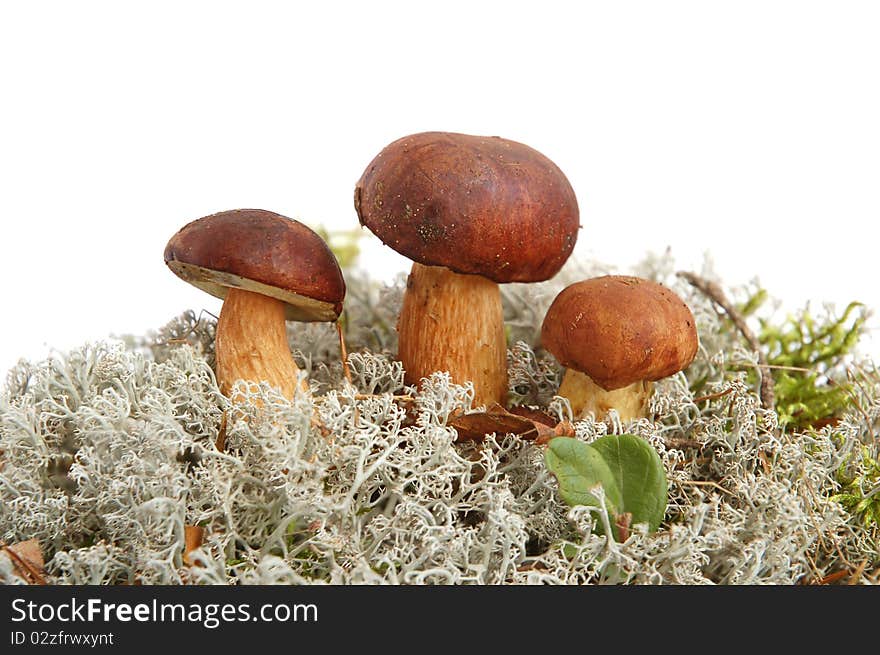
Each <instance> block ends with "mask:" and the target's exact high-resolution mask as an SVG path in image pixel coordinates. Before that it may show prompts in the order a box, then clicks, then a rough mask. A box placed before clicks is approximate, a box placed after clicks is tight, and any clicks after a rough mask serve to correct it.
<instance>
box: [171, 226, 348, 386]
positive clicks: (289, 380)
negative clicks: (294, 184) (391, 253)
mask: <svg viewBox="0 0 880 655" xmlns="http://www.w3.org/2000/svg"><path fill="white" fill-rule="evenodd" d="M165 263H166V264H167V265H168V267H169V268H170V269H171V270H172V271H173V272H174V273H175V274H176V275H177V276H179V277H180V278H182V279H184V280H186V281H187V282H189V283H190V284H193V285H195V286H197V287H199V288H200V289H202V290H203V291H207V292H208V293H210V294H211V295H213V296H217V297H218V298H222V299H223V307H222V309H221V311H220V317H219V320H218V321H217V336H216V342H215V356H216V360H217V383H218V384H219V385H220V389H221V391H222V392H223V393H224V394H227V395H228V393H229V391H230V389H231V387H232V384H233V383H234V382H235V381H236V380H248V381H251V382H268V383H269V384H270V385H271V386H273V387H276V388H277V389H279V390H280V391H281V393H283V394H284V396H286V397H287V398H292V397H293V395H294V393H295V391H296V387H297V378H298V374H299V368H298V367H297V365H296V363H295V362H294V360H293V357H292V355H291V353H290V346H289V345H288V341H287V328H286V323H285V321H287V320H289V321H304V322H308V321H335V320H336V319H337V318H338V317H339V314H340V313H341V312H342V301H343V299H344V298H345V282H344V280H343V278H342V271H340V270H339V264H338V263H337V261H336V258H335V257H334V256H333V253H332V252H331V251H330V248H329V247H328V246H327V244H326V243H325V242H324V240H323V239H321V237H320V236H318V235H317V234H316V233H315V232H314V231H312V230H311V229H309V228H308V227H306V226H305V225H303V224H302V223H299V222H297V221H295V220H293V219H290V218H287V217H285V216H281V215H280V214H276V213H274V212H270V211H265V210H262V209H236V210H232V211H225V212H220V213H218V214H212V215H211V216H205V217H204V218H200V219H198V220H196V221H193V222H192V223H189V224H188V225H186V226H185V227H183V228H182V229H181V230H180V231H179V232H178V233H177V234H175V235H174V236H173V237H171V240H170V241H169V242H168V245H167V246H166V247H165ZM303 388H304V389H305V388H306V387H305V385H303Z"/></svg>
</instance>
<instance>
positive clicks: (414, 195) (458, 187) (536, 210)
mask: <svg viewBox="0 0 880 655" xmlns="http://www.w3.org/2000/svg"><path fill="white" fill-rule="evenodd" d="M354 204H355V209H356V210H357V213H358V218H359V219H360V222H361V224H362V225H365V226H366V227H368V228H369V229H370V230H372V232H373V233H374V234H375V235H376V236H377V237H379V239H381V240H382V242H383V243H385V244H386V245H388V246H390V247H391V248H394V250H396V251H397V252H399V253H400V254H402V255H405V256H406V257H409V258H410V259H412V260H413V261H416V262H418V263H420V264H425V265H428V266H446V267H447V268H449V269H450V270H453V271H455V272H457V273H470V274H476V275H482V276H483V277H486V278H489V279H490V280H494V281H495V282H499V283H500V282H539V281H541V280H546V279H549V278H551V277H553V276H554V275H555V274H556V273H557V272H558V271H559V269H560V268H561V267H562V265H563V264H564V263H565V261H566V259H568V256H569V255H570V254H571V251H572V249H573V248H574V244H575V241H576V240H577V230H578V227H579V224H578V205H577V199H576V198H575V194H574V190H573V189H572V188H571V185H570V184H569V182H568V179H566V177H565V175H564V174H563V173H562V171H561V170H559V167H558V166H556V164H554V163H553V162H552V161H550V160H549V159H548V158H547V157H545V156H544V155H542V154H541V153H540V152H538V151H536V150H533V149H532V148H530V147H528V146H526V145H523V144H522V143H517V142H515V141H508V140H507V139H502V138H500V137H497V136H489V137H486V136H470V135H467V134H454V133H448V132H423V133H421V134H413V135H411V136H407V137H404V138H402V139H398V140H397V141H395V142H394V143H391V144H390V145H388V146H387V147H386V148H385V149H384V150H382V152H380V153H379V154H378V155H377V156H376V158H375V159H373V161H372V162H371V163H370V165H369V166H367V168H366V170H365V171H364V174H363V175H362V176H361V179H360V181H359V182H358V183H357V187H356V188H355V198H354Z"/></svg>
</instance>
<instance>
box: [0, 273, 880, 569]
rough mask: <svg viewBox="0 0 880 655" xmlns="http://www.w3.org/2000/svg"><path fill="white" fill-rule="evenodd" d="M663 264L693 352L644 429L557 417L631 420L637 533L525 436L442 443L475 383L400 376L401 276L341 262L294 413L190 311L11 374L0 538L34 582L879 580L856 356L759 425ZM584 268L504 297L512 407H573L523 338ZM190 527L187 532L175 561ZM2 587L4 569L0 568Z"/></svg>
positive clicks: (703, 317)
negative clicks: (793, 412) (197, 538)
mask: <svg viewBox="0 0 880 655" xmlns="http://www.w3.org/2000/svg"><path fill="white" fill-rule="evenodd" d="M673 271H674V267H673V266H672V265H671V263H670V259H669V257H668V256H662V257H653V258H651V259H649V260H646V262H645V263H644V264H643V265H642V268H640V269H639V270H638V273H639V274H640V275H643V276H646V277H652V278H654V279H658V281H661V282H664V283H666V284H668V285H669V286H670V287H672V288H673V289H674V290H675V291H676V292H677V293H678V294H679V295H681V296H682V297H683V298H684V299H686V300H687V302H688V304H689V305H690V306H691V307H692V309H693V312H694V316H695V317H696V320H697V323H698V329H699V333H700V339H701V349H700V352H699V354H698V356H697V360H696V361H695V363H694V365H693V366H692V367H691V368H690V369H689V370H688V371H687V373H686V374H685V373H680V374H677V375H675V376H673V377H671V378H668V379H666V380H663V381H661V382H660V383H658V384H657V389H656V392H655V395H654V397H653V399H652V401H651V403H652V405H651V411H652V413H653V415H654V416H656V417H657V419H656V420H649V419H640V420H637V421H633V422H630V423H627V424H624V423H622V422H621V421H620V420H619V418H618V417H617V416H616V415H615V414H614V413H612V414H611V415H610V416H609V417H608V418H607V419H606V420H605V421H603V422H596V421H593V420H591V419H587V420H582V421H577V422H576V423H575V424H574V432H575V436H576V438H578V439H581V440H583V441H586V442H590V441H594V440H596V439H598V438H600V437H602V436H604V435H607V434H622V433H630V434H635V435H636V436H639V437H641V438H642V439H645V440H647V441H648V442H649V443H650V444H651V445H652V446H653V447H654V448H655V449H656V450H657V452H658V453H659V456H660V458H661V460H662V462H663V465H664V467H665V469H666V475H667V479H668V483H669V498H668V505H667V510H666V516H665V520H664V521H663V523H662V524H661V526H660V530H659V531H658V532H656V533H652V534H649V533H648V532H647V531H646V530H645V529H643V527H642V526H639V525H635V526H632V529H631V531H630V534H629V536H628V538H627V539H626V540H625V541H623V542H622V543H617V542H614V541H609V540H608V539H607V538H606V537H604V536H602V535H601V534H598V533H597V530H596V529H595V526H596V525H597V524H599V525H603V524H607V522H608V520H609V516H608V512H607V510H606V509H605V507H604V504H603V502H602V496H601V492H598V493H599V496H597V498H598V499H599V501H600V502H599V504H598V505H597V506H595V507H586V506H577V507H571V508H570V507H568V506H567V505H565V504H564V503H562V502H561V501H560V499H559V497H558V494H557V490H556V482H555V480H554V478H553V476H552V475H551V474H550V473H549V472H548V471H547V469H546V467H545V466H544V462H543V450H542V448H541V447H540V446H537V445H535V444H534V443H531V442H524V441H522V440H521V439H519V438H518V437H516V436H514V435H488V436H487V437H486V439H485V440H484V441H482V442H480V443H470V442H457V441H456V437H457V435H456V431H455V429H454V428H453V427H452V426H451V425H450V423H451V422H452V419H453V417H454V416H456V415H457V413H460V412H464V411H469V410H472V409H474V408H473V407H472V405H473V389H472V388H470V386H458V385H455V384H452V383H450V381H449V378H448V376H446V375H445V374H443V373H436V374H434V375H433V376H431V378H430V379H429V380H428V381H427V382H426V383H425V384H424V385H423V386H422V388H421V389H416V388H413V387H408V386H405V385H404V383H403V371H402V369H401V367H400V364H399V363H398V362H396V361H395V360H394V358H393V353H394V351H395V332H394V324H395V320H396V315H397V310H398V308H399V304H400V298H401V296H402V288H403V284H404V280H403V278H399V279H398V280H397V281H396V282H395V283H393V284H390V285H385V286H383V285H380V284H378V283H375V282H371V281H370V280H369V279H367V278H366V277H364V276H352V274H349V280H348V283H349V297H348V299H347V303H346V311H345V316H344V328H345V329H344V331H345V336H346V339H347V344H348V348H349V352H350V353H351V354H350V356H349V360H348V365H349V370H350V373H351V383H349V382H348V381H347V380H346V379H345V377H344V376H343V375H342V366H341V363H340V361H339V348H338V340H337V335H336V332H335V330H334V328H333V327H332V326H327V325H317V324H316V325H309V326H302V325H296V326H291V329H290V334H289V336H290V342H291V347H292V348H293V350H294V353H295V356H296V358H297V363H298V364H301V365H302V368H303V370H304V371H306V372H307V374H308V376H309V381H310V384H311V386H312V390H313V392H314V393H313V394H312V395H311V397H310V396H307V395H302V396H298V397H297V398H296V399H295V400H294V401H293V402H290V401H287V400H285V399H284V398H282V397H280V396H279V395H278V394H277V393H275V392H274V391H273V390H271V389H269V388H267V387H265V386H264V385H250V386H246V385H244V384H242V386H241V387H240V391H241V392H242V394H244V395H245V396H246V397H248V398H249V399H250V400H251V401H252V402H250V403H238V404H236V405H234V406H233V405H231V404H230V403H229V401H228V400H227V399H226V398H225V397H224V396H222V395H221V394H220V392H219V390H218V388H217V385H216V381H215V379H214V374H213V371H212V368H211V365H212V341H213V327H214V322H213V319H212V318H211V317H210V316H209V315H206V314H204V313H203V314H202V315H201V316H200V317H199V316H197V315H196V314H195V313H194V312H189V313H185V314H183V315H182V316H181V317H179V318H177V319H174V320H173V321H171V322H170V323H169V324H168V325H167V326H166V327H165V328H162V329H160V330H158V331H157V332H155V333H152V334H149V335H147V337H142V338H127V339H125V340H124V341H121V342H108V343H96V344H88V345H86V346H84V347H82V348H80V349H78V350H75V351H72V352H70V353H67V354H65V355H61V354H59V355H56V356H54V357H52V358H51V359H49V360H47V361H45V362H40V363H30V362H24V361H23V362H20V363H19V364H18V365H17V366H16V367H14V368H13V369H12V370H11V371H10V372H9V375H8V378H7V383H6V385H5V387H4V390H3V392H2V396H0V539H2V540H3V541H4V542H5V543H7V544H12V543H16V542H19V541H22V540H26V539H31V538H36V539H38V540H39V542H40V544H41V547H42V548H43V551H44V553H45V555H46V560H47V577H48V579H49V581H50V582H54V583H71V584H111V583H135V582H138V583H143V584H212V583H221V584H279V583H283V584H299V583H344V584H350V583H369V584H372V583H392V584H428V583H437V584H538V583H550V584H573V583H594V582H614V583H631V584H657V583H676V584H705V583H730V584H754V583H778V584H793V583H797V582H803V581H818V580H820V579H821V578H822V577H823V576H825V575H827V574H828V573H831V572H833V571H838V570H842V569H849V570H853V571H855V570H857V569H859V567H860V570H861V571H862V572H863V575H862V576H861V577H860V578H859V581H861V582H870V581H871V580H874V581H876V575H877V573H876V571H877V566H878V541H880V535H878V526H877V525H876V523H873V522H871V521H866V520H864V516H865V513H864V512H862V513H857V512H851V511H849V510H848V508H847V503H846V502H843V503H842V502H840V499H841V497H842V496H841V494H850V495H849V496H846V498H847V499H849V500H852V498H851V496H852V494H854V493H861V494H864V493H873V492H872V491H871V490H870V489H866V488H863V487H864V486H865V484H869V483H870V480H871V479H872V478H870V475H869V474H870V470H869V468H870V467H869V465H868V464H865V463H864V462H871V461H876V460H877V456H878V453H877V449H878V446H877V441H876V438H875V437H874V435H875V434H876V430H877V426H878V423H880V378H878V376H877V374H876V369H874V368H873V366H872V365H871V364H870V363H869V362H861V363H860V362H854V363H852V364H851V365H850V369H849V370H850V371H851V373H852V374H853V375H857V376H858V380H859V384H858V385H854V387H853V394H854V398H855V400H854V402H853V403H852V404H851V405H850V406H849V407H848V408H847V409H846V410H845V411H844V412H843V413H842V414H841V415H840V417H839V420H838V421H836V422H835V423H833V424H828V425H824V426H822V427H820V428H816V429H810V430H804V431H798V430H796V429H793V428H792V427H791V426H782V427H780V425H779V421H778V420H777V416H776V414H775V412H773V411H772V410H769V409H767V408H764V407H762V406H761V403H760V400H759V397H758V395H757V392H756V389H755V385H754V381H753V380H751V379H750V377H749V372H748V370H743V369H742V366H741V364H742V362H743V361H747V360H746V356H747V355H748V353H745V352H743V345H742V342H741V340H740V339H739V338H738V337H737V335H736V334H734V333H733V332H732V331H730V330H729V326H726V325H725V322H724V320H723V319H721V318H719V316H718V314H717V312H716V311H715V309H714V308H713V306H712V304H711V302H710V301H709V300H708V299H707V298H705V297H703V296H702V295H701V294H700V293H699V292H698V291H697V290H695V289H693V288H692V287H690V286H688V285H687V284H686V283H685V282H684V281H681V280H679V279H677V278H676V277H675V276H674V274H673ZM597 272H607V269H601V268H599V267H596V266H578V265H577V264H574V263H573V264H571V265H570V266H569V267H568V268H566V269H565V270H564V271H563V273H562V274H560V276H558V277H557V278H556V279H554V280H553V281H551V282H548V283H544V284H539V285H509V286H506V287H505V288H504V303H505V317H506V319H507V321H508V326H509V330H510V333H509V343H510V344H511V346H510V350H509V354H508V362H509V367H510V391H511V397H512V398H513V399H515V400H517V401H518V402H523V403H528V404H533V405H540V406H541V407H543V408H544V409H545V410H546V411H548V412H549V413H550V414H553V415H556V416H558V417H559V418H570V417H568V416H566V410H567V408H566V405H565V403H564V402H561V401H560V400H559V399H554V398H553V393H554V390H555V385H556V384H557V383H558V376H559V371H558V367H556V365H555V362H554V361H553V359H552V358H551V357H550V356H549V355H548V354H547V353H545V352H544V351H543V350H541V349H540V347H539V344H538V343H537V341H536V339H537V336H538V334H539V329H540V322H541V320H542V318H543V309H546V306H547V305H548V304H549V302H550V301H551V300H552V298H553V297H554V295H555V294H556V292H558V291H559V290H560V289H561V288H562V287H563V286H564V285H565V284H566V283H568V282H570V281H573V280H575V279H579V278H581V277H585V276H587V275H592V274H595V273H597ZM731 293H732V295H733V296H737V295H738V294H739V295H740V296H741V295H742V294H743V293H745V290H739V291H737V290H732V292H731ZM731 361H735V362H737V367H731V366H730V362H731ZM697 386H698V387H699V390H698V391H697V390H695V389H696V387H697ZM221 437H222V439H221ZM841 472H845V474H843V473H841ZM853 480H859V481H860V482H859V484H860V485H861V486H859V487H858V488H856V487H854V485H853V483H852V481H853ZM865 481H867V482H865ZM847 484H849V486H847ZM857 501H858V498H857V499H855V501H853V502H851V503H850V504H852V505H853V506H855V505H857ZM603 522H604V523H603ZM186 526H201V527H202V528H204V530H205V538H204V541H203V543H202V545H201V546H200V547H199V548H198V549H196V550H195V551H193V552H190V553H188V561H189V562H190V564H189V565H187V564H185V563H184V530H185V527H186ZM872 576H873V577H872ZM0 581H2V582H6V583H19V582H22V580H21V579H20V578H18V577H17V576H15V574H14V567H12V566H11V565H10V563H9V561H8V560H7V559H5V558H3V557H0Z"/></svg>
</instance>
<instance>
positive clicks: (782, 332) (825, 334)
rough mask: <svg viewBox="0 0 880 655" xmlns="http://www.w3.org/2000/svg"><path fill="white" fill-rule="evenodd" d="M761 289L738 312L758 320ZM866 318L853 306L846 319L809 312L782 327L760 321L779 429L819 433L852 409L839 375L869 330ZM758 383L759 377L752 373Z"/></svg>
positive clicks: (847, 388)
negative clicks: (819, 316)
mask: <svg viewBox="0 0 880 655" xmlns="http://www.w3.org/2000/svg"><path fill="white" fill-rule="evenodd" d="M766 299H767V292H766V291H765V290H764V289H758V290H757V291H756V292H755V293H754V294H752V295H751V296H750V297H749V299H748V300H747V301H746V302H745V303H743V304H742V305H741V306H740V307H739V310H740V312H741V313H742V314H743V316H749V315H752V314H754V313H755V312H756V311H757V310H758V309H759V308H760V307H761V306H762V305H763V304H764V302H765V301H766ZM867 317H868V316H867V312H866V311H865V308H864V306H863V305H862V304H861V303H858V302H851V303H850V304H849V305H848V306H847V307H846V309H845V310H844V312H843V314H841V315H840V316H834V315H833V314H830V313H829V314H828V315H826V316H823V317H821V318H817V317H816V316H814V315H813V314H812V313H811V312H810V309H809V307H807V308H805V309H803V310H802V311H801V312H799V313H797V314H795V315H789V316H787V317H786V318H785V320H783V321H782V322H774V321H773V320H772V319H770V318H762V319H760V331H759V332H758V335H757V337H758V341H759V342H760V344H761V346H762V347H763V348H764V354H765V356H766V357H767V363H768V364H769V365H770V366H771V369H772V371H771V372H772V375H773V383H774V392H775V396H776V413H777V414H778V416H779V425H780V427H789V428H793V429H797V430H805V429H811V428H813V429H815V428H820V427H822V426H823V425H827V424H829V423H834V422H835V421H836V420H837V419H838V418H840V416H841V415H842V413H843V412H844V410H846V409H847V407H848V406H849V405H850V404H851V399H852V385H851V384H850V383H849V382H848V381H846V380H845V379H839V378H841V377H842V376H840V375H835V373H839V372H840V371H841V370H842V368H843V367H844V365H845V363H846V358H847V357H848V356H849V355H851V353H852V351H853V348H854V347H855V346H856V344H857V343H858V341H859V339H860V338H861V336H862V334H863V333H864V329H865V322H866V320H867ZM749 376H750V381H751V382H752V383H756V381H757V373H756V372H754V371H752V372H750V373H749Z"/></svg>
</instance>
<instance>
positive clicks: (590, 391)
mask: <svg viewBox="0 0 880 655" xmlns="http://www.w3.org/2000/svg"><path fill="white" fill-rule="evenodd" d="M541 342H542V345H543V346H544V348H546V349H547V350H548V351H550V353H552V354H553V356H554V357H556V359H557V360H558V361H559V363H560V364H561V365H562V366H565V367H566V372H565V376H564V377H563V379H562V384H561V385H560V387H559V395H560V396H563V397H565V398H567V399H568V401H569V403H570V404H571V409H572V412H573V414H574V415H575V418H583V417H585V416H587V415H588V414H590V413H592V414H593V415H594V416H595V417H596V418H597V419H602V418H603V417H604V416H605V415H606V414H607V413H608V411H609V410H610V409H612V408H613V409H616V410H617V412H618V414H619V415H620V418H621V419H623V420H630V419H633V418H641V417H644V416H645V415H646V412H647V407H648V401H649V399H650V397H651V393H652V391H653V382H654V381H656V380H660V379H662V378H665V377H668V376H670V375H673V374H674V373H677V372H678V371H681V370H683V369H685V368H687V366H689V365H690V363H691V362H692V361H693V359H694V357H695V356H696V353H697V345H698V341H697V330H696V326H695V323H694V317H693V314H692V313H691V310H690V309H689V308H688V306H687V305H686V304H685V302H684V301H683V300H682V299H681V298H679V297H678V296H677V295H676V294H675V293H674V292H673V291H671V290H670V289H668V288H666V287H664V286H663V285H661V284H658V283H656V282H652V281H650V280H645V279H642V278H638V277H629V276H622V275H607V276H604V277H597V278H593V279H589V280H583V281H581V282H576V283H574V284H572V285H570V286H568V287H566V288H565V289H563V290H562V291H561V292H560V293H559V295H557V296H556V298H555V299H554V300H553V303H552V304H551V305H550V308H549V309H548V310H547V315H546V316H545V317H544V323H543V325H542V327H541Z"/></svg>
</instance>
